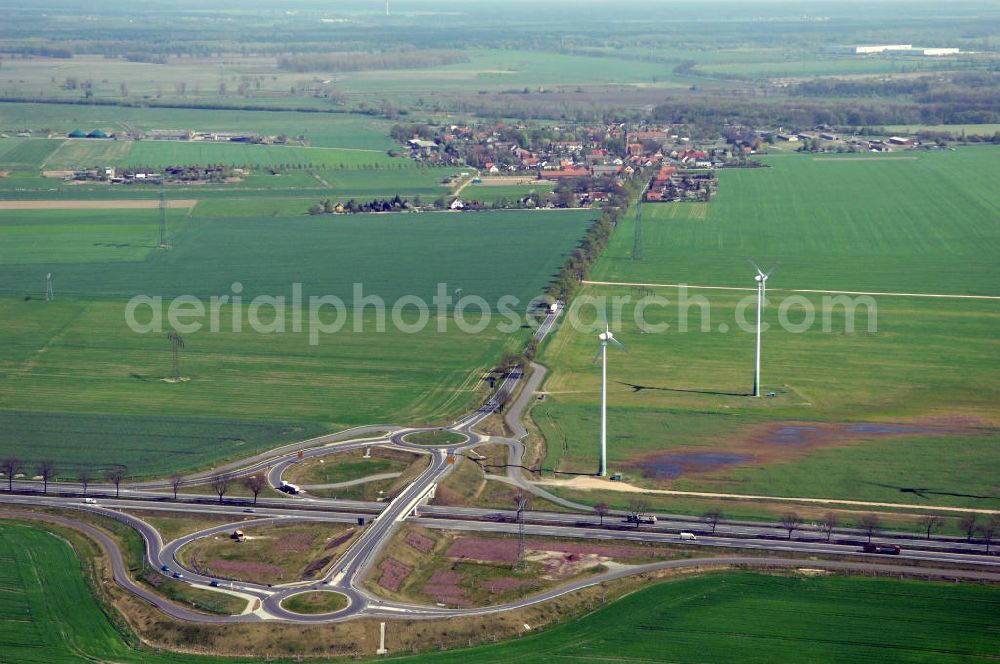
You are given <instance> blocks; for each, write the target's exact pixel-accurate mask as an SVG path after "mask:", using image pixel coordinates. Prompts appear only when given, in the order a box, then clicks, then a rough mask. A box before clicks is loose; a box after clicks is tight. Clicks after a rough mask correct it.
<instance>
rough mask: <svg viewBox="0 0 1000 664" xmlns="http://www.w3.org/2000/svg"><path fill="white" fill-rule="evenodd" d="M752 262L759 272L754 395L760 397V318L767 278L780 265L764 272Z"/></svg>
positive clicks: (755, 277)
mask: <svg viewBox="0 0 1000 664" xmlns="http://www.w3.org/2000/svg"><path fill="white" fill-rule="evenodd" d="M750 264H751V265H753V269H754V270H756V271H757V274H756V275H754V278H753V279H754V281H756V282H757V353H756V355H755V357H754V370H753V395H754V396H755V397H759V396H760V333H761V329H760V318H761V314H762V313H763V311H764V293H765V291H766V289H767V286H766V284H767V278H768V277H770V276H771V273H772V272H774V270H775V269H776V268H777V267H778V264H777V263H775V264H774V265H772V266H771V269H770V270H768V271H767V272H764V271H763V270H762V269H760V266H759V265H757V264H756V263H754V262H753V261H750Z"/></svg>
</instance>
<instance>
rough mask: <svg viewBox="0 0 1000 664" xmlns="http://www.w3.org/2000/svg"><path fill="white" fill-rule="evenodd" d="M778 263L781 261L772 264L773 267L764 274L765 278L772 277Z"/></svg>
mask: <svg viewBox="0 0 1000 664" xmlns="http://www.w3.org/2000/svg"><path fill="white" fill-rule="evenodd" d="M778 265H779V263H775V264H774V265H772V266H771V269H770V270H768V271H767V274H765V275H764V278H765V279H767V278H768V277H770V276H771V273H772V272H774V271H775V270H777V269H778Z"/></svg>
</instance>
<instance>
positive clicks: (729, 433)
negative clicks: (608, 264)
mask: <svg viewBox="0 0 1000 664" xmlns="http://www.w3.org/2000/svg"><path fill="white" fill-rule="evenodd" d="M662 294H663V295H664V296H666V297H669V298H670V304H669V305H668V306H667V307H658V306H651V307H649V308H648V309H647V312H646V320H647V323H648V324H650V325H658V324H661V323H667V324H669V325H670V327H669V329H668V330H667V331H666V332H662V333H653V332H651V333H647V334H643V333H642V332H641V331H640V329H639V328H638V327H637V325H636V323H635V322H634V320H635V317H634V306H633V305H632V304H626V305H625V306H624V307H623V316H622V319H623V323H622V326H621V329H620V331H619V332H618V333H617V335H616V336H617V337H618V338H619V339H621V341H622V342H623V343H624V344H625V345H626V346H627V347H628V349H629V351H630V352H629V353H628V354H625V353H617V352H614V351H612V352H611V355H610V359H609V378H608V403H609V410H608V430H609V444H608V449H609V458H610V461H611V465H612V468H613V469H615V470H621V471H624V472H626V474H627V475H629V476H630V478H633V479H641V478H642V476H643V473H644V470H645V469H647V468H648V465H649V464H650V463H656V462H657V460H656V459H655V458H650V457H656V456H657V455H668V454H695V455H706V454H707V455H723V457H727V456H728V455H742V456H737V460H736V461H734V462H732V463H728V464H722V465H721V466H719V467H717V468H708V469H704V470H703V471H701V472H685V473H684V474H683V475H682V476H681V477H680V478H679V479H676V480H674V479H672V478H669V477H660V478H659V479H660V480H661V481H662V480H665V479H670V480H671V481H670V488H678V489H689V490H705V491H721V492H725V493H753V494H763V495H778V496H810V497H827V498H832V497H837V498H849V499H863V500H880V501H889V502H925V501H927V502H929V503H930V504H941V505H956V506H975V507H986V506H988V505H992V506H994V507H996V506H1000V487H998V486H997V483H996V476H995V473H994V472H993V469H994V468H995V467H996V460H997V458H998V454H1000V452H998V450H1000V447H998V446H1000V428H998V423H997V420H996V417H995V415H996V411H995V408H994V406H993V404H994V403H995V402H996V400H997V399H998V398H1000V383H998V381H997V380H996V375H995V372H994V371H993V367H995V366H996V365H997V362H1000V346H998V345H997V343H996V338H995V335H994V334H993V329H994V328H995V326H996V325H997V324H1000V309H998V308H997V307H996V305H995V304H993V303H982V302H967V301H965V302H963V301H958V302H957V303H956V302H955V301H925V300H916V299H905V298H881V299H879V300H878V309H877V314H878V316H877V318H878V331H877V334H875V335H869V334H868V333H867V331H866V330H867V318H866V317H865V316H864V310H863V309H862V310H860V312H859V316H858V320H857V321H856V324H857V331H856V332H855V333H853V334H845V333H844V329H845V321H844V317H843V312H842V310H841V309H838V310H835V311H834V312H833V314H832V315H831V316H830V318H829V320H830V328H831V332H824V331H823V330H822V323H821V322H820V323H817V325H816V326H815V327H814V328H813V329H811V330H809V331H806V332H803V333H795V332H789V331H785V330H784V329H782V327H781V325H780V323H779V320H778V315H777V311H776V309H777V307H776V306H772V307H771V308H770V309H769V310H768V311H767V312H766V313H767V315H766V317H765V322H767V323H769V324H770V325H771V329H770V330H769V331H768V332H767V333H766V334H765V335H764V342H763V352H764V357H765V362H764V371H763V387H764V390H765V391H771V390H773V391H775V392H776V394H777V396H776V397H775V398H763V399H760V400H755V399H751V398H749V397H747V396H746V395H747V394H749V392H750V390H751V387H752V371H753V353H754V349H753V343H754V342H753V334H752V333H750V332H744V331H741V330H739V329H738V328H737V325H738V319H737V315H736V306H737V304H738V303H739V300H740V298H741V297H742V296H737V295H729V294H724V295H723V294H718V293H713V292H711V291H704V292H692V293H689V294H688V297H699V298H700V297H705V298H706V302H707V305H708V306H709V307H710V309H709V315H710V318H709V320H708V323H709V325H710V329H709V331H702V324H703V322H704V319H703V318H702V313H701V312H702V309H701V308H700V307H699V306H693V307H691V308H690V312H689V320H688V331H687V332H680V331H679V329H680V311H681V309H679V308H678V304H677V303H678V294H677V291H675V290H672V289H671V290H666V289H664V290H663V292H662ZM583 295H584V296H595V297H600V296H605V297H607V298H609V300H610V298H612V297H614V296H621V297H631V298H632V299H633V301H634V300H635V299H637V297H638V293H636V292H635V291H634V290H632V289H624V288H617V289H614V288H607V287H588V288H586V289H585V290H584V292H583ZM774 297H775V299H774V300H773V302H774V303H775V304H776V303H778V302H780V300H779V299H777V298H778V296H777V295H775V296H774ZM811 301H812V302H814V304H815V306H816V309H817V311H818V312H819V313H817V320H819V321H821V320H822V316H823V314H822V313H821V309H822V302H821V300H820V297H819V296H813V297H812V298H811ZM578 304H579V303H578ZM747 311H748V312H749V313H748V314H747V317H748V318H750V320H753V316H754V313H753V311H754V309H753V308H752V307H751V308H748V309H747ZM794 311H796V312H801V309H800V308H798V307H797V308H796V309H794ZM571 313H572V312H571ZM590 316H591V317H592V313H591V314H590ZM583 318H584V320H586V317H583ZM789 318H790V319H792V320H794V321H796V322H798V321H799V320H801V314H799V313H792V314H790V315H789ZM720 325H727V326H729V328H730V331H728V332H725V333H724V332H721V331H720V330H719V326H720ZM751 329H752V328H751ZM596 348H597V339H596V332H593V333H589V334H588V333H587V332H586V331H574V330H573V329H572V327H571V326H568V325H565V324H564V325H563V326H562V327H561V328H560V330H559V331H558V333H557V334H556V336H555V338H554V339H553V340H552V341H551V342H550V343H549V344H548V345H547V346H546V348H545V350H544V352H543V355H542V362H544V363H545V364H547V365H549V366H551V367H553V372H552V374H551V376H550V377H549V378H548V379H547V381H546V384H545V391H546V392H547V394H548V398H547V399H546V401H545V402H544V403H543V404H540V405H539V406H537V407H536V409H535V410H534V411H533V414H534V418H535V420H536V421H537V422H538V423H539V425H540V426H541V428H542V431H543V432H544V433H545V436H546V440H547V463H546V466H547V467H558V468H561V469H563V470H575V471H583V472H586V471H592V470H593V469H594V468H596V465H597V458H596V457H597V437H596V432H597V431H598V427H599V399H600V369H599V367H595V366H594V365H592V364H591V363H590V359H591V357H592V355H593V352H594V350H596ZM942 395H947V398H946V399H943V398H942ZM956 421H958V422H959V423H960V424H961V426H952V427H950V428H949V424H948V423H949V422H952V423H954V422H956ZM852 422H853V423H857V422H897V423H909V424H911V425H912V426H915V427H917V430H916V431H914V432H911V435H905V436H893V435H888V436H886V435H878V434H876V435H867V436H866V435H863V434H861V433H858V434H850V435H849V434H848V433H847V432H839V433H836V434H834V435H832V436H830V437H828V438H826V439H824V440H822V441H820V444H819V445H818V446H814V445H812V444H809V443H807V442H800V443H798V444H797V443H796V441H794V440H793V441H792V442H791V443H788V444H784V445H783V444H782V440H783V439H782V438H781V437H780V436H778V435H777V433H776V432H775V431H774V430H775V429H777V428H779V427H782V426H819V425H821V424H825V425H831V426H842V425H845V423H852ZM848 425H849V424H848ZM921 426H927V427H930V428H927V429H926V430H924V429H922V428H921ZM762 428H763V431H762ZM942 455H946V456H947V458H948V463H941V462H940V457H941V456H942ZM669 461H670V460H669V459H668V460H666V462H668V463H669ZM711 461H712V459H711V457H708V462H711ZM913 487H922V488H925V489H927V491H928V492H929V493H928V494H926V495H918V494H914V493H911V492H903V491H901V489H905V488H913Z"/></svg>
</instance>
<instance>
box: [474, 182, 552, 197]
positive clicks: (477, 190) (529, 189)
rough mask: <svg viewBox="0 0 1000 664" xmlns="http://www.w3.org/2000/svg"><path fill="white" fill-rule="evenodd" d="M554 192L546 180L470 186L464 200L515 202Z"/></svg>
mask: <svg viewBox="0 0 1000 664" xmlns="http://www.w3.org/2000/svg"><path fill="white" fill-rule="evenodd" d="M549 191H552V183H551V182H546V181H544V180H539V181H538V182H532V183H531V184H525V185H479V184H470V185H469V186H468V187H466V188H465V190H464V191H462V198H465V199H471V200H475V201H481V202H483V203H492V202H493V201H496V200H500V199H501V198H506V199H507V200H509V201H515V200H518V199H521V198H524V197H525V196H527V195H528V194H532V193H535V192H538V193H540V194H544V193H547V192H549Z"/></svg>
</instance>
